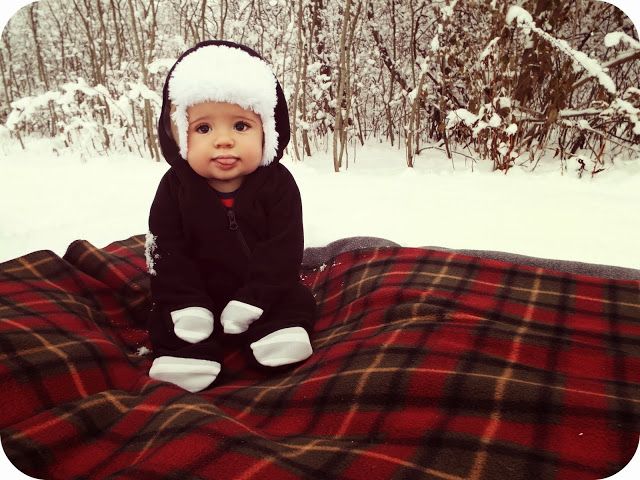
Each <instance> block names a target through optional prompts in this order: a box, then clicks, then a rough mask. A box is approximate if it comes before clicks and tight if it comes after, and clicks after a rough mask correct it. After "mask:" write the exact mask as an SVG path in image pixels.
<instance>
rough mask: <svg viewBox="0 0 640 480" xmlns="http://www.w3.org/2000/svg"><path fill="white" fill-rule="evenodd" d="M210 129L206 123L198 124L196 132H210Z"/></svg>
mask: <svg viewBox="0 0 640 480" xmlns="http://www.w3.org/2000/svg"><path fill="white" fill-rule="evenodd" d="M210 130H211V128H210V127H209V125H207V124H206V123H203V124H202V125H198V126H197V127H196V132H198V133H209V131H210Z"/></svg>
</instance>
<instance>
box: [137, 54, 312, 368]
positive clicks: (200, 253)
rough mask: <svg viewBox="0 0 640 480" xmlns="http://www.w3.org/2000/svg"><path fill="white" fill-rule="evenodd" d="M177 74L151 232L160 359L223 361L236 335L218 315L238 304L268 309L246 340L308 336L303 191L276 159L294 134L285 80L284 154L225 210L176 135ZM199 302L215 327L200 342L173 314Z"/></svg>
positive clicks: (279, 120)
mask: <svg viewBox="0 0 640 480" xmlns="http://www.w3.org/2000/svg"><path fill="white" fill-rule="evenodd" d="M215 43H217V44H225V42H215ZM245 50H247V51H250V50H249V49H245ZM190 51H191V50H189V51H187V52H185V54H183V56H182V57H181V58H180V59H182V58H183V57H184V56H185V55H187V54H189V53H190ZM250 52H251V53H252V54H254V55H257V54H256V53H255V52H253V51H250ZM180 59H178V62H179V61H180ZM178 62H176V64H177V63H178ZM174 68H175V65H174ZM172 70H173V69H172ZM170 75H171V71H170V72H169V75H167V82H165V87H164V91H163V107H162V113H161V117H160V120H159V122H158V136H159V139H160V146H161V149H162V153H163V155H164V157H165V159H166V160H167V162H168V163H169V164H170V165H171V168H170V169H169V170H168V171H167V173H166V174H165V175H164V177H163V178H162V180H161V181H160V184H159V186H158V190H157V193H156V196H155V199H154V201H153V204H152V206H151V211H150V215H149V230H150V233H151V234H152V235H153V236H155V248H154V249H152V250H151V251H150V252H149V253H150V255H151V258H152V259H153V265H152V267H153V268H152V270H153V273H152V275H151V294H152V301H153V307H152V311H151V315H150V321H149V332H150V337H151V342H152V346H153V351H154V355H155V356H156V357H159V356H163V355H170V356H174V357H186V358H198V359H204V360H213V361H217V362H220V361H221V359H222V347H223V345H224V344H225V343H227V342H228V341H230V340H231V338H230V337H231V335H226V334H224V333H223V329H222V325H221V324H220V313H221V311H222V309H223V308H224V307H225V306H226V304H227V303H228V302H229V301H230V300H238V301H240V302H243V303H246V304H249V305H253V306H256V307H258V308H261V309H262V310H263V311H264V312H263V314H262V316H261V317H260V318H259V319H258V320H256V321H255V322H254V323H253V324H252V325H251V326H250V327H249V330H248V331H247V332H246V333H245V334H241V335H243V336H244V337H245V338H246V343H250V342H253V341H256V340H258V339H260V338H263V337H264V336H266V335H268V334H269V333H272V332H274V331H276V330H279V329H282V328H287V327H293V326H300V327H303V328H305V330H307V332H308V333H310V330H311V326H312V321H313V316H314V313H315V307H316V305H315V300H314V298H313V296H312V294H311V292H310V290H309V289H308V288H307V287H305V286H304V285H302V284H301V283H300V278H299V270H300V264H301V261H302V253H303V248H304V245H303V227H302V206H301V201H300V192H299V190H298V187H297V185H296V183H295V181H294V179H293V177H292V175H291V174H290V173H289V171H288V170H287V169H286V168H285V167H284V166H283V165H281V164H280V163H279V161H278V160H279V159H280V158H281V156H282V152H283V150H284V148H285V146H286V144H287V143H288V140H289V120H288V113H287V107H286V101H285V99H284V95H283V94H282V90H281V89H280V86H279V85H277V93H278V103H277V105H276V110H275V116H276V128H277V130H278V134H279V144H278V151H277V156H276V158H275V159H274V161H273V162H272V163H271V164H270V165H268V166H261V167H259V168H258V169H257V170H256V171H255V172H253V173H252V174H250V175H248V176H246V177H245V178H244V181H243V183H242V185H241V187H240V189H239V190H238V191H237V193H236V196H235V203H234V206H233V208H232V209H227V207H225V206H224V205H223V204H222V203H221V201H220V199H219V198H218V196H217V194H216V192H215V191H214V190H213V189H212V188H211V187H210V186H209V185H208V183H207V181H206V179H204V178H203V177H200V176H199V175H198V174H197V173H195V172H194V171H193V170H192V169H191V167H190V166H189V164H188V163H187V161H186V160H185V159H183V158H182V157H181V156H180V154H179V149H178V147H177V145H176V142H175V141H174V140H173V138H172V136H171V135H170V129H169V122H168V115H169V109H170V105H169V101H168V91H167V90H168V88H167V84H168V79H169V76H170ZM195 306H197V307H204V308H207V309H209V310H210V311H211V312H212V313H213V315H214V332H213V334H212V335H211V336H210V337H209V338H208V339H206V340H203V341H201V342H198V343H195V344H192V343H188V342H186V341H184V340H181V339H180V338H178V337H177V336H176V335H175V333H174V327H173V322H172V320H171V317H170V312H172V311H175V310H178V309H182V308H186V307H195ZM234 337H237V335H234Z"/></svg>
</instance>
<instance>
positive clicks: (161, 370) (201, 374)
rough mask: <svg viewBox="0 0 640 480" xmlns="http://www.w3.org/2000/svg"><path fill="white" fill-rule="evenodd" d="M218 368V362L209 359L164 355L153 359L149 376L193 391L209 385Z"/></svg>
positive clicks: (218, 370)
mask: <svg viewBox="0 0 640 480" xmlns="http://www.w3.org/2000/svg"><path fill="white" fill-rule="evenodd" d="M220 368H221V367H220V364H219V363H218V362H213V361H211V360H200V359H197V358H180V357H170V356H164V357H158V358H156V359H155V360H154V361H153V365H151V368H150V369H149V376H150V377H151V378H153V379H155V380H161V381H163V382H169V383H173V384H175V385H178V386H179V387H180V388H184V389H185V390H188V391H189V392H191V393H195V392H199V391H200V390H203V389H205V388H207V387H208V386H209V385H211V383H213V381H214V380H215V379H216V377H217V376H218V374H219V373H220Z"/></svg>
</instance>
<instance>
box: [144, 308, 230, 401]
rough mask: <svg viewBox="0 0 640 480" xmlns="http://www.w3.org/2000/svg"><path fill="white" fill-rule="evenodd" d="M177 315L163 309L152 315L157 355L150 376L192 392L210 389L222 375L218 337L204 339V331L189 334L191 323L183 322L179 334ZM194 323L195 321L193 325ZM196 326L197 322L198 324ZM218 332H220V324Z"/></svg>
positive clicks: (151, 335) (212, 335) (152, 335)
mask: <svg viewBox="0 0 640 480" xmlns="http://www.w3.org/2000/svg"><path fill="white" fill-rule="evenodd" d="M175 317H176V315H173V316H172V315H171V312H168V311H166V310H164V309H158V310H157V311H154V312H151V316H150V319H149V325H148V328H149V337H150V339H151V345H152V347H153V352H154V354H155V356H156V358H155V360H154V361H153V364H152V366H151V369H150V370H149V376H150V377H151V378H153V379H155V380H161V381H165V382H169V383H173V384H175V385H178V386H179V387H181V388H183V389H185V390H188V391H190V392H199V391H201V390H204V389H205V388H207V387H209V386H210V385H211V384H212V383H213V382H214V381H215V379H216V378H217V376H218V374H219V373H220V368H221V365H220V359H221V348H220V346H219V345H218V339H217V337H218V335H216V334H215V332H214V333H213V334H210V335H208V336H207V337H205V338H202V337H204V334H202V329H201V328H196V329H195V330H194V332H191V333H193V334H192V335H191V334H190V332H189V331H187V330H189V328H190V323H189V322H181V325H180V327H181V328H180V329H178V334H180V336H178V335H176V325H175V323H176V322H175ZM191 323H193V322H191ZM195 324H196V326H198V325H197V322H195ZM216 327H217V330H220V325H219V324H218V325H217V326H216Z"/></svg>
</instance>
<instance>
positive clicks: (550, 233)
mask: <svg viewBox="0 0 640 480" xmlns="http://www.w3.org/2000/svg"><path fill="white" fill-rule="evenodd" d="M25 143H26V146H27V150H26V151H22V150H20V147H19V145H17V144H15V142H14V143H12V144H9V143H5V142H3V143H1V144H0V171H2V172H3V175H2V176H1V177H0V203H2V204H3V205H5V206H7V205H10V206H11V208H6V207H5V208H3V209H2V210H0V225H1V226H2V227H1V228H0V261H4V260H9V259H11V258H14V257H18V256H20V255H24V254H26V253H29V252H32V251H34V250H40V249H47V250H53V251H54V252H56V253H57V254H59V255H62V254H64V252H65V250H66V248H67V246H68V244H69V243H70V242H72V241H73V240H76V239H85V240H89V241H90V242H92V243H93V244H95V245H97V246H99V247H102V246H105V245H107V244H109V243H111V242H112V241H115V240H119V239H123V238H127V237H129V236H131V235H137V234H145V233H146V232H147V231H148V226H147V219H148V213H149V207H150V205H151V201H152V199H153V196H154V194H155V190H156V188H157V185H158V182H159V180H160V178H161V177H162V175H163V174H164V172H165V171H166V170H167V168H168V165H167V164H166V163H165V162H154V161H152V160H151V159H147V158H140V157H138V156H136V155H133V154H121V155H112V156H110V157H91V158H89V157H87V155H86V154H85V155H84V160H83V159H81V158H80V155H69V154H67V155H62V156H60V157H56V156H55V155H52V153H51V144H50V142H49V141H44V140H43V141H33V140H31V141H29V140H26V141H25ZM353 152H354V150H353V148H352V147H350V148H349V154H350V155H351V158H350V160H349V169H348V170H343V171H341V172H340V173H334V172H333V165H332V156H331V151H330V150H329V151H328V152H326V153H325V152H320V153H316V154H314V156H313V157H307V158H306V159H305V161H304V162H296V163H294V162H293V161H292V160H291V159H290V157H288V156H286V155H285V158H284V159H283V163H284V164H285V165H286V166H287V168H289V169H290V170H291V172H292V173H293V175H294V177H295V178H296V181H297V182H298V186H299V187H300V191H301V195H302V200H303V208H304V225H305V242H306V246H308V247H318V246H322V245H326V244H327V243H329V242H332V241H334V240H337V239H339V238H343V237H349V236H375V237H383V238H388V239H389V240H393V241H395V242H397V243H399V244H402V245H406V246H441V247H448V248H465V249H485V250H499V251H506V252H512V253H520V254H525V255H532V256H537V257H545V258H554V259H564V260H577V261H582V262H588V263H599V264H607V265H618V266H626V267H633V268H640V254H638V245H640V210H639V209H638V208H637V206H638V205H640V159H636V160H628V161H623V160H621V159H618V160H616V162H615V164H614V165H610V166H608V167H607V169H606V170H605V171H604V172H602V173H599V174H597V175H596V176H595V177H594V178H593V179H592V178H591V177H590V175H584V176H583V178H582V179H578V176H577V174H576V169H577V168H578V164H577V163H575V164H570V165H569V168H568V170H567V172H566V173H565V174H564V175H561V173H560V168H559V162H558V160H557V159H556V160H550V161H548V162H546V163H543V164H541V165H539V166H538V167H537V168H536V170H535V171H533V172H527V171H525V169H524V168H523V167H522V168H520V167H516V168H513V169H511V171H510V172H509V173H508V174H507V175H505V174H503V173H500V172H491V171H490V163H489V162H478V163H475V165H473V164H472V162H470V161H469V160H468V159H467V160H466V161H465V160H464V159H463V158H462V157H460V160H457V161H455V162H454V165H452V162H451V161H450V160H448V159H447V158H446V156H445V154H444V153H442V152H440V151H438V150H434V149H431V150H426V151H425V152H424V153H423V154H422V155H420V156H418V157H417V158H416V168H414V169H409V168H407V167H406V165H405V163H404V150H403V149H400V150H399V149H397V148H394V147H390V146H388V145H381V144H377V143H372V144H366V145H365V146H364V147H361V148H358V149H356V157H355V159H354V158H353V155H354V153H353ZM587 165H588V167H589V164H588V163H587ZM454 166H455V169H454Z"/></svg>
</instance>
